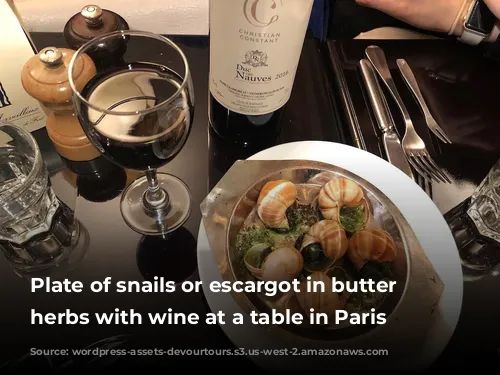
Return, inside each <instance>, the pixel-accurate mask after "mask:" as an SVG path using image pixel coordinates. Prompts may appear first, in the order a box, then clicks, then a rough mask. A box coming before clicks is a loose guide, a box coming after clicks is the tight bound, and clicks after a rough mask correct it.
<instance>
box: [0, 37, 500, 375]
mask: <svg viewBox="0 0 500 375" xmlns="http://www.w3.org/2000/svg"><path fill="white" fill-rule="evenodd" d="M32 38H33V40H34V42H35V45H36V46H37V48H43V47H46V46H49V45H54V46H58V47H64V46H65V43H64V39H63V37H62V35H60V34H36V33H35V34H32ZM175 40H176V41H177V42H178V43H179V45H180V47H181V48H182V49H183V51H184V52H185V53H186V55H187V58H188V60H189V63H190V66H191V71H192V75H193V81H194V88H195V92H196V100H197V101H196V112H195V118H194V123H193V128H192V132H191V134H190V137H189V140H188V141H187V144H186V145H185V147H184V149H183V150H182V151H181V153H180V154H179V155H178V156H177V157H176V158H175V159H174V160H173V161H172V162H171V163H170V164H168V165H167V166H165V167H164V168H162V169H161V171H165V172H168V173H171V174H174V175H176V176H178V177H180V178H181V179H182V180H183V181H185V182H186V183H187V185H188V186H189V188H190V190H191V194H192V199H193V208H194V209H193V212H192V215H191V217H190V219H189V220H188V222H187V223H186V224H185V226H184V229H183V230H179V231H178V234H176V237H175V239H174V240H173V241H170V242H167V243H161V242H157V241H156V240H154V239H151V238H143V237H141V236H140V235H138V234H137V233H135V232H133V231H132V230H130V229H129V228H128V227H127V225H126V224H125V223H124V222H123V219H122V217H121V214H120V211H119V199H120V197H119V192H120V190H121V189H123V188H124V187H125V182H124V184H123V185H122V186H118V190H117V191H116V194H115V195H116V196H115V197H114V198H113V199H110V200H107V201H105V202H94V201H92V199H91V198H89V197H91V195H89V194H87V193H83V191H82V192H80V193H78V192H77V188H76V185H77V184H78V183H80V184H81V183H82V180H81V179H80V178H77V176H76V175H74V173H73V172H71V171H69V170H68V169H66V168H65V167H64V164H63V163H62V162H61V160H59V159H58V157H57V154H56V153H55V151H54V150H53V148H52V146H51V144H50V141H49V140H48V138H47V136H46V133H45V131H44V130H41V131H37V132H36V138H37V140H38V142H39V144H40V146H41V148H42V150H43V153H44V158H45V160H46V162H47V164H48V166H49V169H50V171H51V180H52V183H53V185H54V189H55V191H56V193H57V194H58V195H59V197H60V198H61V200H63V201H64V202H65V203H66V204H67V205H68V206H69V207H70V208H72V209H73V210H74V211H75V214H76V216H77V218H78V220H79V221H80V223H81V225H82V226H83V227H84V228H85V229H86V231H87V232H88V233H89V237H90V246H89V248H88V252H87V254H86V256H85V258H84V259H83V261H82V262H81V263H79V264H78V266H77V267H76V269H75V270H74V271H73V272H71V273H70V274H69V275H68V276H67V277H68V278H69V279H70V280H79V281H81V282H83V283H84V284H85V285H88V284H90V283H91V282H92V281H94V280H104V279H105V278H106V277H112V279H113V280H115V281H118V280H125V281H128V280H137V281H142V280H144V279H145V278H146V279H147V278H150V277H151V276H152V275H158V276H165V277H166V278H169V277H174V276H175V277H176V278H180V279H183V278H186V277H187V278H189V279H190V280H198V279H199V276H198V271H197V269H198V265H197V261H196V237H197V234H198V229H199V225H200V219H201V214H200V211H199V208H198V207H199V204H200V203H201V202H202V200H203V199H204V198H205V196H206V195H207V193H208V191H209V190H210V188H211V187H212V186H214V184H215V183H216V182H217V181H218V179H219V178H220V177H221V176H222V175H223V174H224V172H225V171H226V170H227V169H228V168H229V167H230V165H231V164H232V163H233V162H234V161H235V160H237V159H243V158H246V157H248V156H250V155H251V154H252V153H254V152H255V151H258V150H243V151H242V150H235V149H234V148H233V147H231V145H229V144H226V143H225V142H223V141H221V140H220V139H217V138H215V137H213V136H212V135H211V134H209V130H208V120H207V95H208V85H207V82H208V57H209V54H208V39H207V38H200V37H178V38H175ZM145 54H147V51H145ZM326 55H327V49H326V47H325V46H324V45H322V44H321V43H319V42H318V41H316V40H313V39H308V40H306V43H305V47H304V52H303V54H302V58H301V62H300V65H299V69H298V73H297V78H296V82H295V86H294V90H293V93H292V97H291V99H290V102H289V104H288V105H287V108H286V111H285V114H284V119H283V127H282V133H281V137H280V140H279V142H280V143H284V142H291V141H299V140H324V141H333V142H341V143H347V144H354V143H353V137H352V135H351V134H350V132H349V130H348V126H347V125H346V124H345V120H344V119H343V118H342V114H341V112H342V111H341V109H340V107H339V100H338V97H337V94H338V93H337V92H336V89H335V88H334V87H335V85H334V84H333V81H334V77H333V72H332V71H331V70H329V69H325V67H327V66H328V65H327V61H328V59H327V57H326ZM134 178H135V176H134V175H133V174H129V175H128V180H129V182H130V181H131V180H133V179H134ZM115 182H116V181H115ZM87 189H88V187H87ZM86 197H87V198H86ZM457 203H458V202H457ZM177 244H182V245H181V246H176V245H177ZM162 246H164V247H168V248H167V249H164V251H161V249H159V248H161V247H162ZM153 250H154V251H153ZM488 280H490V281H488V284H481V285H483V286H482V287H480V286H479V285H480V284H469V285H467V284H466V286H465V291H464V293H465V296H464V308H463V311H462V317H461V322H460V323H459V326H458V328H457V331H456V333H455V335H454V337H453V339H452V342H451V343H450V345H449V347H448V348H447V349H446V350H445V352H444V353H443V355H442V357H441V358H440V360H439V361H438V363H437V364H436V366H437V367H438V368H450V367H457V368H458V367H460V366H462V367H463V366H464V365H471V366H472V367H474V368H478V367H481V364H484V363H486V361H487V360H488V361H489V360H491V359H492V358H494V359H497V356H498V354H497V353H496V350H497V347H498V346H500V345H497V342H498V337H499V333H500V332H499V331H498V324H495V318H497V317H498V312H494V311H495V310H493V309H490V308H489V305H490V302H491V300H490V299H488V298H487V294H485V293H483V291H482V290H481V288H484V287H486V285H487V287H488V288H489V291H490V292H489V293H492V292H493V291H494V290H498V287H497V286H498V284H496V283H498V280H494V278H491V279H488ZM0 282H1V284H2V285H3V287H2V289H1V292H0V293H1V294H0V298H1V301H2V309H1V318H2V319H1V320H0V332H2V335H3V339H4V343H8V345H4V346H2V351H1V353H0V359H1V360H2V361H5V360H7V359H12V358H18V357H20V356H22V355H23V354H26V353H28V352H29V351H30V349H31V348H42V349H43V348H47V349H53V348H81V347H86V346H88V345H91V344H93V343H96V342H97V341H99V340H103V339H106V338H108V339H110V338H113V337H115V336H117V335H123V334H126V335H132V336H131V341H130V342H129V343H127V344H124V345H132V344H136V345H137V346H138V347H141V348H143V347H152V348H154V347H157V348H164V349H168V348H170V347H175V348H189V349H193V348H200V349H202V348H232V343H231V342H230V341H229V340H228V338H227V337H226V336H225V335H224V333H223V332H222V330H221V329H220V327H218V326H214V325H207V324H204V323H200V324H198V325H177V326H176V325H166V324H165V325H155V326H153V325H149V324H143V325H94V324H89V325H85V326H72V325H60V326H54V325H30V312H31V309H34V310H36V311H37V312H41V313H48V312H53V313H58V312H64V311H65V310H66V309H70V310H71V311H72V312H76V313H82V312H88V313H93V312H112V311H114V310H115V308H119V309H120V310H130V309H135V311H139V312H143V313H147V312H166V311H167V309H168V308H172V309H173V310H174V311H175V312H184V313H190V312H194V313H198V314H199V315H200V316H203V315H204V314H205V313H207V312H209V308H208V305H207V303H206V301H205V298H204V296H203V293H201V292H200V293H182V292H178V293H173V294H170V293H169V294H162V293H152V294H147V293H129V294H117V293H105V294H104V293H103V294H96V293H91V292H83V293H78V294H71V293H43V292H37V293H31V292H30V287H29V282H28V281H27V280H23V279H21V278H19V277H18V276H16V275H15V274H14V273H13V272H12V270H11V269H10V266H9V265H8V264H7V262H6V261H0ZM495 288H496V289H495ZM490 298H491V296H490ZM492 324H495V325H494V326H493V327H492ZM485 330H488V331H491V335H486V334H485V333H484V331H485ZM112 340H113V339H111V341H109V342H108V343H109V345H112V342H117V340H119V338H115V339H114V340H115V341H112ZM473 352H476V354H477V355H478V356H475V357H474V356H473V355H471V354H470V353H473ZM483 354H488V356H487V357H483ZM479 355H481V357H479ZM460 358H461V359H460ZM67 360H68V358H58V359H56V361H61V362H64V361H67ZM131 360H134V361H138V360H140V361H141V363H148V362H151V363H153V362H154V361H160V362H162V363H165V364H167V365H172V364H181V365H182V366H184V368H189V367H199V366H200V365H203V363H204V361H206V362H207V364H208V363H209V362H210V361H213V363H217V366H218V367H221V366H227V367H232V366H236V365H238V366H241V365H243V366H245V367H247V368H251V366H253V365H252V363H251V362H250V361H248V360H247V359H245V358H236V357H232V358H231V357H227V358H225V359H224V361H220V360H217V358H214V357H212V358H210V357H196V360H195V361H193V360H192V359H190V358H189V357H168V358H166V357H161V358H156V357H151V358H140V359H138V358H135V359H131ZM476 361H477V362H476Z"/></svg>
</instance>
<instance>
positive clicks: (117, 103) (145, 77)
mask: <svg viewBox="0 0 500 375" xmlns="http://www.w3.org/2000/svg"><path fill="white" fill-rule="evenodd" d="M117 42H122V43H125V44H126V47H127V52H126V54H125V56H124V57H123V59H119V60H117V62H116V63H114V64H113V65H112V66H105V67H100V66H101V65H102V64H96V66H97V71H96V75H95V76H94V77H93V78H92V79H91V80H90V81H89V82H88V83H87V84H86V85H85V86H84V87H79V86H78V84H76V83H75V82H78V80H77V78H78V76H79V74H81V69H82V66H81V63H80V62H79V61H80V60H81V59H79V57H80V56H81V55H83V54H88V52H92V51H94V50H97V49H102V48H106V46H107V45H112V44H115V43H117ZM144 51H147V59H146V58H144ZM69 82H70V85H71V88H72V90H73V103H74V106H75V109H76V113H77V115H78V118H79V121H80V123H81V125H82V127H83V129H84V131H85V133H86V134H87V137H88V138H89V139H90V141H91V142H92V143H93V145H94V146H95V147H96V148H97V149H98V150H99V151H100V152H101V153H102V154H103V155H104V156H105V157H106V158H108V159H109V160H111V161H112V162H114V163H115V164H117V165H119V166H121V167H123V168H126V169H132V170H140V171H144V172H145V176H143V177H140V178H139V179H137V180H136V181H134V182H133V183H132V184H131V185H130V186H129V187H128V188H127V189H126V190H125V191H124V192H123V194H122V198H121V203H120V208H121V213H122V216H123V218H124V220H125V222H126V223H127V225H128V226H129V227H130V228H132V229H133V230H135V231H136V232H138V233H141V234H144V235H162V236H164V235H166V234H168V233H170V232H172V231H174V230H176V229H178V228H179V227H181V226H182V225H183V224H184V223H185V222H186V220H187V219H188V217H189V215H190V213H191V195H190V192H189V189H188V187H187V186H186V184H185V183H184V182H182V181H181V180H180V179H179V178H177V177H175V176H172V175H170V174H166V173H158V172H157V169H158V168H160V167H163V166H164V165H166V164H167V163H169V162H170V161H171V160H172V159H174V158H175V157H176V156H177V154H178V153H179V152H180V151H181V149H182V148H183V146H184V144H185V143H186V140H187V138H188V136H189V132H190V129H191V124H192V121H193V114H194V90H193V83H192V80H191V74H190V72H189V65H188V62H187V59H186V56H185V55H184V53H183V52H182V50H181V49H180V48H179V47H178V46H177V45H176V44H175V43H174V42H172V41H171V40H170V39H168V38H165V37H163V36H161V35H156V34H152V33H148V32H143V31H129V30H128V31H115V32H112V33H109V34H106V35H103V36H100V37H97V38H95V39H92V40H90V41H89V42H87V43H86V44H84V45H83V46H82V47H81V48H80V49H79V50H78V51H77V52H76V54H75V55H74V56H73V58H72V59H71V61H70V64H69Z"/></svg>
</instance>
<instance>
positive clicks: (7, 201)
mask: <svg viewBox="0 0 500 375" xmlns="http://www.w3.org/2000/svg"><path fill="white" fill-rule="evenodd" d="M80 235H81V227H80V225H79V223H78V221H77V220H76V219H75V217H74V214H73V212H72V211H71V209H70V208H69V207H68V206H66V205H65V204H64V203H62V202H61V201H60V200H58V199H57V197H56V195H55V194H54V191H53V190H52V187H51V186H50V182H49V175H48V171H47V168H46V167H45V163H44V162H43V159H42V155H41V153H40V149H39V148H38V145H37V144H36V141H35V139H34V138H33V137H32V136H31V134H30V133H29V132H27V131H26V130H24V129H23V128H21V127H19V126H16V125H12V124H9V123H5V122H4V123H1V122H0V250H1V251H2V253H3V254H4V256H5V257H6V258H7V260H8V261H9V263H10V265H11V266H12V268H13V269H14V272H16V273H17V274H18V275H19V276H21V277H27V276H26V275H35V274H37V275H42V274H46V273H50V272H51V271H53V269H54V268H58V269H62V268H64V267H62V264H63V263H64V262H66V263H71V262H73V260H74V258H75V256H78V254H76V253H75V249H77V244H78V243H79V239H80V237H81V236H80ZM79 249H80V248H79V247H78V249H77V250H76V252H78V253H83V250H82V251H80V250H79Z"/></svg>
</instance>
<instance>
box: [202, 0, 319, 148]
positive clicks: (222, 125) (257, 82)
mask: <svg viewBox="0 0 500 375" xmlns="http://www.w3.org/2000/svg"><path fill="white" fill-rule="evenodd" d="M312 6H313V0H288V1H262V0H246V1H245V0H210V82H209V87H210V100H209V120H210V126H211V127H212V129H213V130H214V131H215V132H216V133H217V134H218V135H219V136H220V137H221V138H223V139H226V140H229V141H231V142H233V143H235V144H237V145H238V147H253V146H254V145H255V144H258V143H261V142H262V140H263V139H266V140H276V139H277V138H278V135H279V132H280V125H281V124H280V122H281V121H280V120H281V117H282V114H283V111H284V108H285V104H286V103H287V102H288V99H289V98H290V95H291V92H292V87H293V83H294V80H295V74H296V71H297V66H298V63H299V58H300V55H301V52H302V46H303V43H304V39H305V34H306V31H307V27H308V24H309V18H310V16H311V11H312Z"/></svg>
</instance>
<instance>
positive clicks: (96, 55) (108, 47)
mask: <svg viewBox="0 0 500 375" xmlns="http://www.w3.org/2000/svg"><path fill="white" fill-rule="evenodd" d="M118 30H129V26H128V24H127V21H125V19H123V17H121V16H120V15H118V14H116V13H115V12H112V11H110V10H107V9H101V8H100V7H99V6H97V5H86V6H84V7H83V8H82V10H81V11H80V13H77V14H75V15H73V16H72V17H71V18H70V19H69V20H68V22H67V23H66V25H65V26H64V38H65V40H66V44H67V45H68V47H69V48H71V49H73V50H78V48H80V47H81V46H82V45H83V44H85V43H86V42H88V41H89V40H91V39H94V38H96V37H98V36H100V35H103V34H107V33H110V32H113V31H118ZM126 43H127V42H126V40H125V39H119V40H118V39H116V38H113V41H112V42H109V43H107V44H105V45H102V46H100V47H99V48H98V49H96V50H95V51H92V52H89V53H88V55H89V56H90V57H91V58H92V60H94V63H95V64H96V65H97V66H98V67H100V66H106V65H107V64H115V63H116V61H120V60H121V59H122V57H123V55H124V54H125V52H126V49H127V45H126Z"/></svg>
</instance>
